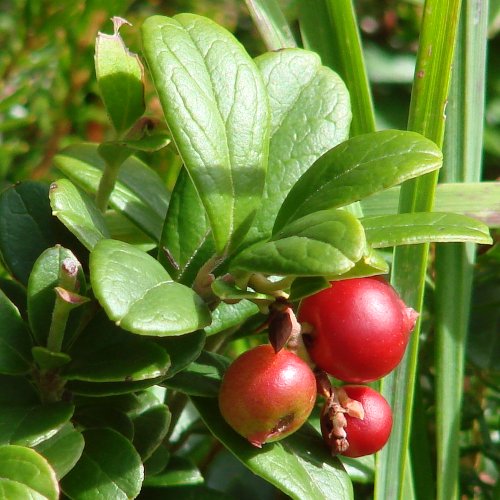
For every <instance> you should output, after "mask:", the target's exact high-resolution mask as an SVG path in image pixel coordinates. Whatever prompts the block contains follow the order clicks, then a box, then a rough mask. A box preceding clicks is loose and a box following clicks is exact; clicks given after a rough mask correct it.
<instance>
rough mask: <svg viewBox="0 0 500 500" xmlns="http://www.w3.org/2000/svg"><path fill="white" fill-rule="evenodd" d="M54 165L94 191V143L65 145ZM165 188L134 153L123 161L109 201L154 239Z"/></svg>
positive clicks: (97, 160)
mask: <svg viewBox="0 0 500 500" xmlns="http://www.w3.org/2000/svg"><path fill="white" fill-rule="evenodd" d="M54 163H55V165H56V167H57V168H58V169H59V170H60V171H61V172H62V173H63V174H64V175H65V176H66V177H68V179H70V180H71V181H72V182H73V183H74V184H75V185H76V186H78V187H80V188H82V189H83V190H84V191H86V192H87V193H89V194H90V195H95V194H96V192H97V187H98V186H99V180H100V178H101V176H102V172H103V170H104V160H103V159H102V158H101V156H100V155H99V153H98V151H97V145H95V144H78V145H74V146H69V147H68V148H66V149H65V150H63V151H62V152H61V153H59V154H58V155H57V156H56V157H55V158H54ZM168 199H169V195H168V191H167V189H166V188H165V185H164V184H163V181H162V180H161V178H160V177H159V176H158V174H157V173H156V172H154V171H153V170H152V169H150V168H149V167H148V166H146V165H145V164H144V163H143V162H142V161H140V160H139V159H137V158H135V157H133V156H132V157H130V158H128V159H127V160H125V161H124V162H123V165H121V167H120V171H119V172H118V180H117V182H116V184H115V188H114V190H113V192H112V193H111V197H110V204H111V206H112V207H113V208H114V209H115V210H117V211H118V212H121V213H123V214H124V215H125V216H126V217H127V218H129V219H130V220H131V221H132V222H133V223H134V224H136V225H137V226H138V227H139V228H140V229H142V230H143V231H144V232H145V233H146V234H147V235H149V236H150V237H151V238H153V239H154V240H155V241H158V240H159V239H160V235H161V229H162V226H163V220H164V218H165V214H166V212H167V206H168Z"/></svg>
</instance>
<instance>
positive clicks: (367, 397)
mask: <svg viewBox="0 0 500 500" xmlns="http://www.w3.org/2000/svg"><path fill="white" fill-rule="evenodd" d="M354 403H356V404H354ZM358 405H359V406H360V407H361V409H362V410H361V411H360V410H359V409H358ZM353 408H354V409H355V410H353ZM391 429H392V411H391V407H390V406H389V404H388V403H387V401H386V400H385V399H384V397H383V396H382V395H380V394H379V393H378V392H377V391H375V390H373V389H372V388H371V387H368V386H364V385H345V386H343V387H341V388H340V389H339V390H338V396H337V397H336V398H335V397H333V398H331V399H328V400H327V401H326V403H325V405H324V406H323V410H322V412H321V434H322V436H323V440H324V441H325V442H326V444H327V445H328V446H329V448H330V450H331V451H332V454H334V455H336V454H339V455H344V456H346V457H351V458H357V457H362V456H365V455H371V454H372V453H376V452H377V451H379V450H380V449H381V448H383V446H384V445H385V444H386V443H387V440H388V439H389V436H390V434H391Z"/></svg>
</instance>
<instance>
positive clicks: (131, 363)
mask: <svg viewBox="0 0 500 500" xmlns="http://www.w3.org/2000/svg"><path fill="white" fill-rule="evenodd" d="M69 354H70V356H71V357H72V360H71V362H70V363H69V364H68V365H67V366H66V367H65V369H64V371H63V375H64V377H65V378H66V379H68V380H81V381H87V382H121V381H123V382H134V381H138V380H145V379H153V378H158V377H161V376H163V375H165V374H166V373H167V370H168V368H169V367H170V358H169V357H168V354H167V352H166V351H165V349H163V348H162V347H160V346H159V345H158V344H156V343H155V342H153V340H149V339H146V338H143V337H138V336H136V335H131V334H130V333H128V332H124V331H123V330H122V329H120V328H118V327H117V326H116V325H114V324H113V323H111V322H110V321H109V320H108V319H107V318H106V317H105V316H104V315H100V316H98V317H97V318H96V319H95V320H94V321H92V322H91V323H90V324H89V325H88V326H87V328H86V329H85V330H84V331H83V332H82V333H81V334H80V335H79V337H78V339H77V340H76V342H75V343H74V344H73V345H72V346H71V349H70V351H69Z"/></svg>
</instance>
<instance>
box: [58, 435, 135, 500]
mask: <svg viewBox="0 0 500 500" xmlns="http://www.w3.org/2000/svg"><path fill="white" fill-rule="evenodd" d="M83 437H84V439H85V448H84V450H83V454H82V456H81V458H80V460H79V461H78V462H77V464H76V465H75V467H73V469H72V470H71V471H70V472H69V473H68V474H67V475H66V476H65V477H64V478H63V480H62V481H61V487H62V490H63V491H64V493H65V494H66V495H67V496H68V497H69V498H78V499H89V500H90V499H92V500H97V499H102V500H105V499H106V500H107V499H110V498H112V499H113V500H128V499H130V498H135V497H136V496H137V495H138V494H139V492H140V490H141V485H142V481H143V478H144V469H143V466H142V464H141V459H140V457H139V455H138V453H137V452H136V451H135V449H134V447H133V446H132V444H131V443H130V441H128V440H127V439H125V438H124V437H123V436H122V435H121V434H118V432H116V431H113V430H111V429H89V430H86V431H84V432H83ZM118 458H119V459H118Z"/></svg>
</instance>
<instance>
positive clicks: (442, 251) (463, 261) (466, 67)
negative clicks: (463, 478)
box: [435, 0, 488, 500]
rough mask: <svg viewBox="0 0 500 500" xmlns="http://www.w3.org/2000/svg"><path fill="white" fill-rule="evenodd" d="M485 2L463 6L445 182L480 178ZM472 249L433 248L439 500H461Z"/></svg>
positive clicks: (479, 0)
mask: <svg viewBox="0 0 500 500" xmlns="http://www.w3.org/2000/svg"><path fill="white" fill-rule="evenodd" d="M487 29H488V1H487V0H471V1H469V2H464V3H463V5H462V15H461V21H460V30H459V37H458V39H457V49H456V54H455V59H454V63H453V79H452V87H451V89H450V96H449V102H448V107H447V114H448V117H447V125H446V133H445V148H444V153H445V163H444V167H443V170H442V172H441V179H442V180H443V181H445V182H456V183H462V182H477V181H479V180H480V178H481V157H482V144H483V134H482V132H483V120H484V89H485V70H486V41H487ZM474 259H475V246H474V245H470V244H453V245H438V246H437V248H436V261H435V269H436V289H435V298H436V313H435V319H436V325H435V336H436V353H435V362H436V449H437V471H436V478H437V495H436V498H437V499H438V500H448V499H449V498H458V496H459V451H460V450H459V440H458V439H457V437H458V435H459V431H460V409H461V403H462V390H463V376H464V354H465V342H466V336H467V329H468V324H469V312H470V299H471V288H472V278H473V270H474V267H473V266H474Z"/></svg>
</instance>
